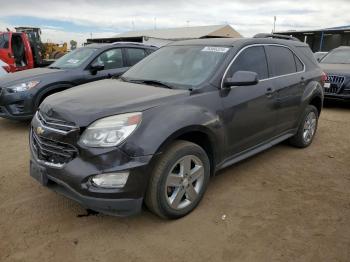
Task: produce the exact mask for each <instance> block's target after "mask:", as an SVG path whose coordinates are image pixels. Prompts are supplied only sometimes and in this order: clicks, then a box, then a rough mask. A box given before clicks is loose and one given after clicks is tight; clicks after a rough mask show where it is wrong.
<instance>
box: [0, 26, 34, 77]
mask: <svg viewBox="0 0 350 262" xmlns="http://www.w3.org/2000/svg"><path fill="white" fill-rule="evenodd" d="M0 59H1V60H2V61H4V62H5V63H7V64H8V67H5V69H6V71H7V72H16V71H21V70H25V69H31V68H34V56H33V51H32V48H31V46H30V41H29V39H28V36H27V34H26V33H16V32H0Z"/></svg>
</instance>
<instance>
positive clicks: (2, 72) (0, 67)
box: [0, 60, 8, 77]
mask: <svg viewBox="0 0 350 262" xmlns="http://www.w3.org/2000/svg"><path fill="white" fill-rule="evenodd" d="M5 66H8V64H6V63H5V62H4V61H2V60H0V77H1V76H3V75H6V74H8V73H7V71H6V70H5V68H4V67H5Z"/></svg>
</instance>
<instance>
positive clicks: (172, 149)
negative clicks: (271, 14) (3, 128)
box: [30, 35, 325, 218]
mask: <svg viewBox="0 0 350 262" xmlns="http://www.w3.org/2000/svg"><path fill="white" fill-rule="evenodd" d="M281 38H283V37H279V36H275V35H258V36H256V37H254V38H251V39H200V40H188V41H181V42H175V43H172V44H170V45H168V46H166V47H163V48H161V49H159V50H158V51H156V52H154V53H153V54H151V55H149V56H148V57H146V58H145V59H144V60H142V61H141V62H140V63H138V64H136V65H135V66H133V67H132V68H131V69H129V70H128V71H127V72H126V73H124V74H123V75H122V77H121V78H120V79H108V80H101V81H97V82H93V83H88V84H84V85H82V86H78V87H74V88H72V89H69V90H67V91H63V92H61V93H58V94H54V95H52V96H50V97H48V98H47V99H45V100H44V102H43V103H42V104H41V106H40V108H39V110H38V111H37V113H36V115H35V117H34V118H33V120H32V125H31V134H30V148H31V155H32V157H31V161H30V163H31V165H30V166H31V168H30V174H31V176H32V177H34V178H35V179H37V180H38V181H39V182H40V183H41V184H43V185H44V186H46V187H48V188H50V189H52V190H54V191H56V192H58V193H61V194H63V195H65V196H66V197H68V198H71V199H73V200H75V201H77V202H79V203H80V204H81V205H82V206H84V207H85V208H87V209H92V210H95V211H98V212H102V213H105V214H111V215H119V216H125V215H131V214H135V213H137V212H139V211H140V210H141V207H142V205H143V204H145V205H146V206H147V207H148V208H149V209H150V210H151V211H152V212H153V213H155V214H157V215H159V216H161V217H164V218H180V217H182V216H185V215H186V214H188V213H189V212H191V211H192V210H193V209H194V208H195V207H196V206H197V205H198V203H199V202H200V200H201V199H202V197H203V195H204V192H205V191H206V188H207V186H208V182H209V178H210V176H212V175H214V174H215V173H216V172H217V171H218V170H220V169H222V168H224V167H227V166H229V165H232V164H234V163H236V162H238V161H241V160H243V159H246V158H248V157H250V156H252V155H255V154H257V153H259V152H261V151H263V150H266V149H268V148H270V147H272V146H273V145H276V144H278V143H280V142H282V141H284V140H289V142H290V144H292V145H293V146H296V147H299V148H304V147H307V146H309V145H310V144H311V143H312V141H313V138H314V136H315V133H316V129H317V123H318V117H319V115H320V112H321V109H322V105H323V98H324V94H323V85H324V81H325V75H324V74H323V72H322V70H321V69H320V68H319V66H318V63H317V61H316V60H315V58H314V57H313V54H312V52H311V50H310V49H309V47H308V46H307V45H306V44H304V43H302V42H299V41H296V40H294V39H289V38H287V37H286V38H287V39H281Z"/></svg>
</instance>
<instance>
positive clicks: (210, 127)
mask: <svg viewBox="0 0 350 262" xmlns="http://www.w3.org/2000/svg"><path fill="white" fill-rule="evenodd" d="M212 102H214V103H215V102H216V101H212ZM217 105H219V104H217ZM207 108H208V107H204V106H200V105H191V104H182V105H169V106H162V107H160V108H158V107H157V108H153V109H149V110H147V111H145V112H144V114H143V119H142V124H141V126H140V128H139V129H137V130H136V132H135V133H134V134H133V135H132V136H131V137H130V138H129V139H128V140H127V142H126V143H125V144H124V145H123V150H124V151H125V152H126V153H127V154H129V155H132V156H142V155H154V154H157V153H160V152H161V150H162V149H163V148H164V147H166V146H167V145H168V144H170V143H171V142H172V141H173V140H175V139H176V138H178V137H180V136H182V135H184V134H187V133H190V132H201V133H203V134H205V135H206V136H207V137H208V138H209V140H210V143H211V146H212V149H213V151H214V152H213V153H214V154H215V155H217V154H218V152H220V151H221V152H223V150H222V147H223V146H224V145H225V134H224V132H223V130H224V129H223V125H222V121H221V119H220V117H219V115H218V114H216V111H215V110H214V111H208V109H207Z"/></svg>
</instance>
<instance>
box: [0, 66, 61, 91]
mask: <svg viewBox="0 0 350 262" xmlns="http://www.w3.org/2000/svg"><path fill="white" fill-rule="evenodd" d="M62 72H64V70H62V69H50V68H34V69H29V70H23V71H19V72H15V73H12V74H7V75H5V76H3V77H1V78H0V87H7V86H10V85H13V84H16V83H23V82H26V81H31V80H40V79H42V78H43V77H44V76H45V77H47V76H49V77H51V76H52V75H53V74H58V73H62Z"/></svg>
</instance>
